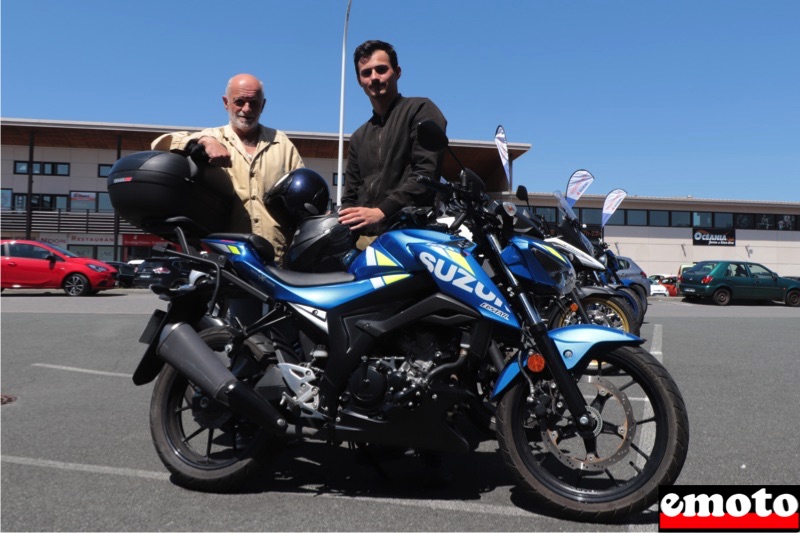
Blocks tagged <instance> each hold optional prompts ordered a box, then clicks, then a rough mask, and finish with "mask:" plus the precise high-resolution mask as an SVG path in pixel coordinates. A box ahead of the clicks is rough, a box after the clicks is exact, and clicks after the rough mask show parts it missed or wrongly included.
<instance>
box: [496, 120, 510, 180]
mask: <svg viewBox="0 0 800 533" xmlns="http://www.w3.org/2000/svg"><path fill="white" fill-rule="evenodd" d="M494 143H495V144H496V145H497V151H498V152H499V153H500V160H501V161H502V162H503V169H504V170H505V171H506V178H508V188H509V189H510V188H511V186H512V181H511V163H510V162H509V160H508V142H507V141H506V130H504V129H503V126H497V131H495V133H494Z"/></svg>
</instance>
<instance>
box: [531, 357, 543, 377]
mask: <svg viewBox="0 0 800 533" xmlns="http://www.w3.org/2000/svg"><path fill="white" fill-rule="evenodd" d="M528 370H530V371H531V372H534V373H538V372H541V371H542V370H544V356H543V355H542V354H540V353H532V354H530V355H529V356H528Z"/></svg>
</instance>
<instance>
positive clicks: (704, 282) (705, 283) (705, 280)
mask: <svg viewBox="0 0 800 533" xmlns="http://www.w3.org/2000/svg"><path fill="white" fill-rule="evenodd" d="M712 279H714V277H713V276H706V277H704V278H703V279H701V280H700V283H702V284H703V285H708V284H709V283H711V280H712Z"/></svg>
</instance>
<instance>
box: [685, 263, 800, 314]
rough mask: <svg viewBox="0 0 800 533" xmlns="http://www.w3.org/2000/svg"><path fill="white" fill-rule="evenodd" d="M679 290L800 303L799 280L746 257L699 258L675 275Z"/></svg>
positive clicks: (724, 299)
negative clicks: (739, 258)
mask: <svg viewBox="0 0 800 533" xmlns="http://www.w3.org/2000/svg"><path fill="white" fill-rule="evenodd" d="M678 293H679V294H681V295H682V296H685V297H686V298H687V299H689V300H693V299H698V298H709V299H711V300H712V301H713V302H714V303H716V304H717V305H728V304H729V303H731V301H732V300H779V301H782V302H784V303H786V305H789V306H791V307H798V306H800V281H797V280H792V279H788V278H782V277H780V276H778V274H776V273H775V272H773V271H771V270H770V269H768V268H767V267H765V266H763V265H760V264H758V263H749V262H745V261H700V262H699V263H697V264H696V265H694V266H693V267H692V268H690V269H687V270H684V272H683V275H681V276H680V278H678Z"/></svg>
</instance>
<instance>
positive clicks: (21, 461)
mask: <svg viewBox="0 0 800 533" xmlns="http://www.w3.org/2000/svg"><path fill="white" fill-rule="evenodd" d="M0 459H2V461H3V462H4V463H13V464H17V465H25V466H40V467H44V468H55V469H57V470H71V471H74V472H89V473H91V474H111V475H115V476H125V477H138V478H144V479H158V480H168V479H169V474H168V473H166V472H151V471H149V470H136V469H134V468H116V467H111V466H98V465H85V464H80V463H64V462H62V461H48V460H46V459H33V458H31V457H17V456H13V455H3V456H0Z"/></svg>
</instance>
